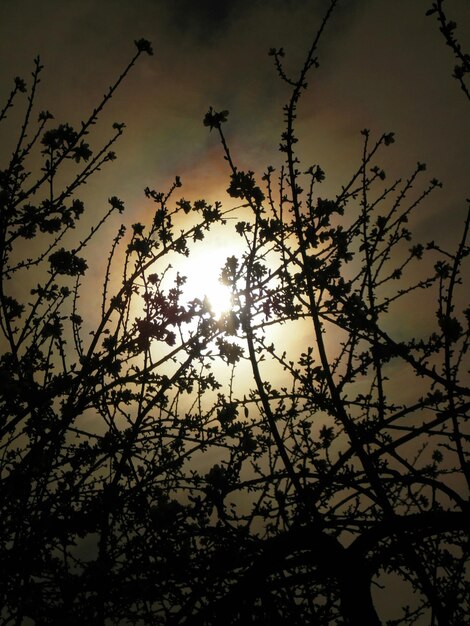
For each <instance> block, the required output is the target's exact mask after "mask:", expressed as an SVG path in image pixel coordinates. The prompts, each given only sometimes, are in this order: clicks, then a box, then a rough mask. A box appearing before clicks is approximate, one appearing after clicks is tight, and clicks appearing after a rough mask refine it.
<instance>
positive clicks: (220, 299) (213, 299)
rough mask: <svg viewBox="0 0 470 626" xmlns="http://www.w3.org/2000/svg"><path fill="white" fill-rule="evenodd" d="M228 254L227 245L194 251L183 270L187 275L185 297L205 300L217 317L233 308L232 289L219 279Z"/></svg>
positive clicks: (184, 289)
mask: <svg viewBox="0 0 470 626" xmlns="http://www.w3.org/2000/svg"><path fill="white" fill-rule="evenodd" d="M227 256H229V255H228V254H227V248H226V247H225V246H221V247H216V246H211V247H210V248H209V249H207V250H200V251H199V250H198V251H194V252H193V253H192V254H191V257H190V258H189V263H187V264H186V265H185V267H184V268H182V272H181V273H182V274H184V275H185V276H186V282H185V284H184V287H183V298H184V299H185V300H187V301H189V300H193V299H194V298H198V299H199V300H201V301H205V302H206V304H207V306H208V308H209V309H210V310H211V312H212V313H213V315H214V317H215V318H216V319H220V318H221V317H222V315H223V314H224V313H226V312H228V311H230V310H231V309H232V308H233V296H232V293H231V290H230V289H229V287H227V286H226V285H224V284H222V283H221V282H220V280H219V279H220V272H221V269H222V267H223V266H224V264H225V260H226V258H227Z"/></svg>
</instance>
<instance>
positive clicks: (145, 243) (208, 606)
mask: <svg viewBox="0 0 470 626" xmlns="http://www.w3.org/2000/svg"><path fill="white" fill-rule="evenodd" d="M335 5H336V1H335V0H333V1H332V2H331V4H330V8H329V10H328V12H327V14H326V16H325V18H324V20H323V22H322V24H321V26H320V28H319V31H318V33H317V35H316V36H315V38H314V40H313V43H312V46H311V48H310V50H309V51H308V54H307V56H306V59H305V63H304V65H303V67H302V68H301V70H300V72H299V74H298V76H289V75H288V73H287V72H286V70H285V69H284V65H283V56H284V52H283V50H282V49H272V50H271V51H270V55H271V56H272V57H273V60H274V63H275V66H276V68H277V72H278V74H279V76H280V78H281V80H282V81H284V82H285V83H286V84H287V85H288V87H289V89H290V98H289V99H288V102H287V104H286V106H285V108H284V129H283V132H282V138H281V144H280V151H281V154H282V158H283V160H282V162H281V164H280V166H279V168H278V169H275V168H274V167H272V166H270V167H268V168H267V170H266V172H265V174H264V175H263V176H262V179H261V180H259V181H258V180H257V178H256V176H255V173H254V172H251V171H242V170H241V169H239V168H238V166H237V161H236V158H235V156H233V155H232V153H231V151H230V148H229V143H230V142H229V139H228V137H229V133H226V132H225V130H224V128H225V126H224V124H226V123H227V122H228V113H227V111H222V112H217V111H214V110H213V109H210V110H209V111H208V113H207V114H206V116H205V118H204V124H205V125H206V126H207V127H209V129H211V130H214V131H216V133H217V134H218V136H219V138H220V142H221V146H222V150H223V156H224V157H225V159H226V161H227V164H228V168H229V176H230V180H229V187H228V193H229V195H230V196H231V197H232V198H234V199H237V200H239V201H240V203H241V205H242V207H241V210H242V215H241V218H240V219H238V221H237V223H236V226H235V230H236V233H237V236H239V237H241V238H242V239H243V241H244V244H245V252H244V254H243V255H241V256H240V257H234V256H231V257H228V258H227V261H226V264H225V266H224V267H223V268H221V280H222V281H223V282H224V283H225V284H226V285H227V286H229V287H230V289H231V291H232V297H233V306H232V309H231V310H230V311H228V312H226V313H224V314H222V315H221V316H220V317H219V318H217V317H216V315H215V314H214V313H213V311H212V310H211V308H210V306H209V304H208V302H207V301H205V300H200V299H194V300H192V301H189V302H188V301H186V300H185V299H184V297H183V286H184V282H185V278H184V276H182V275H180V274H179V273H178V272H176V271H174V272H173V270H172V268H171V265H172V264H175V260H176V259H177V258H178V257H180V256H188V255H189V256H190V255H191V251H192V250H193V247H194V246H196V245H199V241H202V240H204V237H205V234H206V232H207V231H208V230H209V229H210V228H211V227H212V226H214V225H216V224H220V225H224V227H225V228H228V227H229V226H228V225H227V224H226V220H227V217H228V213H231V214H232V209H228V210H223V209H222V206H221V205H220V204H218V203H216V204H214V205H210V204H208V203H206V202H205V201H203V200H198V201H196V202H189V201H188V200H185V199H184V198H182V199H178V200H176V199H174V196H175V195H176V193H177V190H178V189H179V188H180V187H181V182H180V180H179V178H178V177H177V178H176V179H175V182H174V183H173V185H172V187H171V188H170V190H169V192H167V193H162V192H157V191H155V190H152V189H146V190H145V193H146V196H147V198H148V199H149V200H151V201H153V202H154V204H155V214H154V218H153V221H152V223H151V224H149V225H144V224H140V223H137V224H133V225H132V227H131V229H130V233H129V234H127V232H126V229H125V228H124V226H121V227H120V228H119V230H118V233H117V234H116V236H115V238H114V240H113V242H112V243H111V247H110V248H111V249H110V253H109V258H108V263H107V269H106V273H105V277H104V281H103V288H102V293H101V297H98V298H97V299H96V301H95V300H94V299H91V298H90V296H89V295H88V293H87V291H84V289H85V288H86V279H87V277H86V272H87V266H88V263H89V260H87V257H86V249H87V246H88V245H89V243H90V241H91V240H92V238H93V237H94V236H95V235H96V233H97V232H98V230H99V228H100V227H101V226H102V225H103V224H104V223H105V221H106V220H107V219H108V218H109V217H110V216H111V215H112V214H115V213H121V212H122V211H123V209H124V205H123V203H122V201H121V200H120V199H119V198H117V197H115V196H113V197H110V199H109V208H107V209H105V210H104V211H103V215H102V216H100V217H98V221H97V222H96V224H94V225H92V226H91V227H90V230H89V232H88V233H87V232H86V231H85V230H84V227H82V226H80V229H78V228H75V227H76V226H77V224H78V223H79V222H80V220H81V219H82V220H83V216H84V213H85V207H84V204H83V203H82V201H81V200H80V199H78V197H77V192H78V191H79V189H80V187H81V186H82V185H83V184H84V183H85V182H86V181H87V180H88V179H89V178H90V177H91V176H92V175H95V173H96V172H97V171H98V170H99V169H101V168H102V167H103V166H104V165H105V164H107V163H108V162H109V161H112V160H113V159H114V158H115V155H114V152H113V151H112V150H111V147H113V144H114V143H115V141H116V140H117V139H118V138H119V137H120V135H121V134H122V132H123V129H124V125H123V124H120V123H116V124H114V125H113V133H112V135H111V138H110V139H109V141H107V142H106V143H105V145H102V146H101V147H99V148H98V149H93V148H92V147H91V146H90V144H89V143H88V135H89V133H90V132H91V130H92V127H93V125H94V123H95V121H96V120H97V119H98V117H99V116H100V114H101V112H102V110H103V108H104V107H105V106H106V104H107V102H108V101H109V99H110V98H111V97H112V95H113V93H114V91H115V89H116V88H117V87H118V86H119V85H120V84H121V82H122V81H123V80H124V79H125V77H126V75H127V73H128V72H129V71H130V70H131V68H132V67H133V65H134V64H135V63H136V62H137V61H138V59H139V57H140V56H142V54H143V53H147V54H152V48H151V45H150V43H149V42H147V41H145V40H139V41H136V42H135V43H136V48H137V52H136V53H135V55H134V57H133V59H132V60H131V62H130V64H129V65H128V66H127V67H126V68H125V70H124V71H123V73H122V74H121V75H120V76H119V78H118V79H117V81H116V83H115V84H114V85H113V86H112V87H111V88H110V89H109V91H108V92H107V93H106V95H105V96H104V98H103V100H102V101H101V102H100V103H99V104H98V106H97V107H96V108H95V109H94V110H93V111H92V113H91V115H90V116H89V118H88V119H87V120H85V121H84V122H82V124H81V126H80V127H79V128H78V129H74V128H72V127H71V126H70V125H68V124H61V125H59V126H57V127H52V126H51V124H52V121H51V120H52V116H51V114H50V113H48V112H43V113H40V114H39V118H38V121H37V122H36V123H35V122H33V119H32V112H33V106H34V103H35V96H36V90H37V86H38V83H39V79H40V73H41V71H42V66H41V64H40V61H39V59H37V60H36V62H35V69H34V72H33V79H32V83H31V85H30V86H29V87H27V86H26V84H25V82H24V81H23V80H22V79H20V78H17V79H15V84H14V88H13V90H12V92H11V95H10V97H9V99H8V101H7V104H6V106H5V108H4V109H3V112H2V114H1V116H0V119H1V120H2V121H4V120H5V119H6V117H7V114H8V112H9V109H10V108H11V107H12V106H13V105H14V104H15V103H16V100H17V98H18V97H19V96H20V95H21V94H22V93H24V94H26V98H27V106H26V113H25V116H24V121H23V124H22V127H21V129H20V131H19V138H18V141H17V143H16V145H15V147H14V150H13V154H12V157H11V159H10V161H9V163H7V165H6V167H5V168H4V169H3V170H2V171H1V172H0V184H1V191H0V194H1V195H0V203H1V207H0V208H1V251H2V258H1V264H2V265H1V276H2V281H1V291H0V309H1V315H0V323H1V329H2V335H3V337H2V353H1V360H0V368H1V376H0V407H1V413H0V429H1V438H0V445H1V454H0V459H1V474H0V477H1V483H0V489H1V491H0V506H1V516H0V524H1V532H0V562H1V564H2V566H1V569H0V590H1V595H2V611H1V619H2V623H3V624H6V625H10V624H11V625H20V624H29V623H35V624H38V625H42V624H44V625H46V624H47V625H49V624H100V625H104V624H188V625H189V624H200V625H203V624H245V623H256V624H279V623H286V624H287V623H288V624H299V625H300V624H321V625H323V624H352V625H364V624H368V625H371V626H372V625H374V624H381V623H384V618H383V617H382V615H381V601H380V593H381V592H380V589H382V590H385V591H382V593H388V594H393V593H394V591H393V590H394V587H395V586H396V585H398V584H400V588H402V589H405V591H404V592H403V593H402V595H399V594H396V602H397V604H399V607H398V606H397V611H398V609H399V608H400V609H401V612H400V614H399V615H398V612H397V615H398V616H397V617H396V619H394V620H391V621H388V623H389V624H418V623H423V621H421V622H420V621H419V620H425V622H426V623H429V624H434V625H436V624H439V625H441V626H443V625H448V624H449V625H450V624H454V625H457V624H464V623H467V620H468V608H469V607H468V598H469V597H470V593H469V592H470V589H469V580H468V575H466V567H468V557H469V546H470V544H469V536H468V528H469V527H470V512H469V503H468V485H469V482H470V466H469V460H468V458H469V457H468V441H469V435H470V433H469V431H468V408H469V395H470V392H469V389H468V386H467V383H468V380H466V376H467V373H468V355H467V352H468V344H469V338H470V331H469V324H470V313H469V309H468V308H467V309H465V308H464V306H465V305H463V306H462V297H461V295H462V294H461V291H462V289H461V285H462V277H463V263H464V261H465V257H466V256H467V255H468V246H467V244H466V237H467V232H468V227H469V220H470V218H469V217H467V220H466V221H465V224H464V228H463V232H462V235H461V238H460V241H459V242H458V244H457V248H456V250H455V251H452V250H445V249H443V248H442V247H440V246H439V244H438V243H435V242H429V243H427V244H420V243H416V242H413V241H412V234H411V232H410V230H409V228H408V227H407V223H408V220H409V217H410V214H412V212H414V211H416V210H418V208H419V207H420V206H421V205H422V204H423V203H425V202H426V200H427V197H428V195H429V194H431V193H432V192H433V191H434V190H435V189H436V188H437V187H440V183H439V182H438V181H437V180H436V179H432V180H431V181H430V182H429V183H426V182H424V183H423V182H422V180H423V177H424V175H425V174H424V172H425V169H426V168H425V166H424V164H422V163H418V164H417V166H416V168H415V171H414V172H412V173H411V174H410V175H409V177H408V178H406V179H405V180H395V181H392V182H386V176H385V172H384V171H383V169H382V168H381V166H380V164H379V161H378V159H379V158H380V155H381V153H382V150H385V149H386V148H387V146H389V145H390V144H392V143H393V142H394V135H393V133H391V132H386V133H384V134H382V135H381V136H379V137H377V138H374V137H373V136H372V133H371V132H370V131H369V130H367V129H365V130H363V131H362V141H363V152H362V159H361V162H360V164H359V166H358V168H357V170H356V171H355V172H354V173H353V174H352V175H351V177H350V179H349V181H347V182H346V183H345V184H344V185H343V186H342V187H341V189H340V190H339V192H338V193H337V195H335V196H334V197H330V198H326V197H322V195H321V191H320V189H321V183H322V181H323V180H324V178H325V173H324V172H323V171H322V169H321V167H320V166H319V165H317V164H315V165H307V166H305V165H301V164H300V162H299V159H298V157H297V155H296V151H295V148H296V143H297V137H296V130H295V129H296V115H297V107H298V103H299V100H300V98H301V95H302V93H303V91H304V90H305V89H306V87H307V79H308V75H309V72H310V71H312V70H313V69H314V68H315V67H316V66H317V65H318V61H317V57H316V54H317V46H318V42H319V39H320V37H321V36H322V34H323V31H324V29H325V27H326V26H327V23H328V20H329V19H330V16H331V13H332V11H333V9H334V7H335ZM441 5H442V3H437V5H436V7H437V8H436V10H438V11H441V8H442V7H441ZM440 15H441V13H439V16H440ZM445 23H446V22H445ZM451 30H452V29H451ZM452 41H454V40H452ZM455 49H458V50H460V48H455ZM467 95H468V94H467ZM38 152H39V156H40V159H41V161H40V163H41V164H40V166H39V168H38V166H37V163H38ZM183 216H184V220H182V217H183ZM191 220H192V221H191ZM182 223H184V224H185V225H186V226H185V227H184V228H183V229H181V224H182ZM74 229H75V231H74ZM74 235H78V236H74ZM119 263H122V266H121V269H119V270H116V269H114V268H115V266H116V265H118V264H119ZM116 275H117V276H119V280H115V278H114V277H115V276H116ZM423 294H424V295H423ZM427 294H429V296H430V297H429V298H428V299H427V300H426V302H434V309H433V310H431V308H430V319H429V328H431V330H428V329H427V328H426V329H424V330H423V333H422V335H420V336H410V337H407V336H404V334H403V332H401V333H400V334H398V333H397V332H396V330H395V328H396V323H394V320H395V319H396V318H398V319H400V316H401V317H403V316H406V315H407V314H409V313H407V311H409V310H410V308H411V307H413V306H414V304H413V303H415V302H416V299H417V298H419V297H424V296H426V297H427ZM85 298H86V300H87V301H86V303H85V304H84V303H83V301H84V300H85ZM90 304H92V306H93V307H95V308H96V307H100V320H99V322H98V323H97V325H95V326H94V327H93V326H92V323H91V321H90V320H87V318H86V317H85V313H86V312H87V311H88V310H89V308H90ZM407 307H408V308H407ZM299 333H304V334H305V336H308V337H309V339H308V343H306V344H305V345H304V346H303V348H302V350H301V352H300V353H298V354H296V353H294V352H295V348H294V343H293V342H292V337H293V336H295V335H296V334H297V335H298V334H299ZM244 367H249V370H250V372H251V374H250V377H249V380H248V381H245V382H246V385H247V387H246V389H241V388H239V387H237V378H236V373H237V371H238V370H239V369H240V368H244ZM227 371H228V373H229V376H228V381H229V382H228V383H227V382H226V381H227ZM398 374H400V380H404V379H406V381H407V387H406V389H401V388H399V386H398V384H397V381H396V377H397V375H398ZM244 378H245V379H246V374H244ZM274 380H281V381H282V383H279V384H278V383H274Z"/></svg>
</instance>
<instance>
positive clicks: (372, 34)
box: [0, 0, 470, 229]
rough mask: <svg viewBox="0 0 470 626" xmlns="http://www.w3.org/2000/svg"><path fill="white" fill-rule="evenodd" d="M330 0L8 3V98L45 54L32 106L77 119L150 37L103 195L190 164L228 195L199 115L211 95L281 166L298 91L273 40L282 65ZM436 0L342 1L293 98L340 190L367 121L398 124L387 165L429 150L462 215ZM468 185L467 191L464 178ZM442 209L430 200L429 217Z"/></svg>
mask: <svg viewBox="0 0 470 626" xmlns="http://www.w3.org/2000/svg"><path fill="white" fill-rule="evenodd" d="M326 4H327V2H325V0H251V1H250V0H228V1H227V2H220V1H218V0H197V1H195V0H171V1H170V0H166V1H165V0H138V1H132V2H131V1H130V0H100V1H99V2H97V1H96V0H80V1H75V0H61V1H59V0H44V1H43V2H41V3H38V2H35V1H34V0H17V1H16V2H6V1H5V0H2V1H0V94H2V95H5V94H6V92H7V90H8V89H9V87H10V84H11V80H12V78H13V77H14V76H16V75H20V76H24V77H28V76H29V73H30V71H31V69H32V59H33V58H34V56H35V55H36V54H40V55H41V59H42V62H43V64H44V66H45V70H44V77H43V82H42V84H41V86H40V87H41V90H40V94H39V106H38V108H48V109H49V110H50V111H51V112H52V113H53V114H54V116H55V118H56V120H57V121H58V122H62V121H69V122H71V123H74V122H75V123H77V122H78V121H79V120H81V119H84V118H85V117H86V115H87V113H88V112H89V111H90V109H91V107H92V106H94V105H95V104H96V103H97V101H98V100H99V98H100V97H101V95H102V94H103V93H104V90H105V89H106V87H107V85H109V84H110V83H111V82H112V80H113V79H114V77H115V76H116V75H117V72H118V71H119V70H120V69H121V68H122V67H123V66H124V64H125V63H126V61H127V60H128V59H129V58H130V56H131V55H132V54H133V41H134V39H136V38H140V37H145V38H147V39H149V40H150V41H151V42H152V43H153V47H154V50H155V55H154V56H153V57H146V58H144V59H142V60H141V62H140V63H139V64H138V67H136V68H135V69H134V71H133V72H132V74H131V76H130V77H129V78H128V80H127V81H126V82H125V84H124V85H123V86H122V87H121V89H120V91H119V93H118V94H117V96H116V97H115V98H114V99H113V101H112V103H111V106H110V107H109V108H108V110H107V111H106V112H105V115H104V116H103V119H102V120H101V125H100V126H99V128H97V133H99V132H101V130H102V129H103V132H104V129H105V128H109V125H110V123H111V122H112V121H124V122H125V123H126V124H127V127H128V128H127V131H126V134H125V136H124V139H123V140H122V141H121V143H120V145H119V146H118V148H117V153H118V161H117V162H116V163H115V164H114V165H113V166H112V167H111V168H109V169H108V170H107V171H106V172H103V173H102V175H101V176H100V177H99V178H97V179H96V181H95V183H94V187H93V190H92V191H93V194H94V198H95V199H96V198H97V197H99V194H100V193H101V194H102V196H103V197H105V198H107V197H108V196H109V194H110V193H111V192H112V193H113V194H115V195H118V196H119V197H122V198H123V199H124V200H125V201H126V204H127V203H129V211H131V210H132V211H133V212H136V213H138V212H139V211H141V210H142V198H143V189H144V187H146V186H151V187H152V186H155V187H158V188H161V189H165V188H167V187H168V186H169V184H170V183H171V181H172V179H173V178H174V176H175V175H180V176H181V177H182V180H183V184H184V188H183V189H184V192H185V193H187V194H188V195H190V194H192V193H194V194H195V195H196V196H197V195H198V194H204V195H205V196H208V195H209V196H212V197H216V196H218V197H219V199H221V200H222V201H225V200H226V199H227V198H226V196H224V194H225V189H226V187H227V173H228V171H227V167H226V164H225V163H224V161H223V159H222V158H221V156H222V153H221V150H220V147H219V146H218V144H217V141H216V137H215V136H214V135H215V134H214V133H212V134H210V133H209V132H208V130H207V128H205V127H204V126H203V125H202V123H201V122H202V118H203V116H204V113H205V112H206V111H207V109H208V108H209V106H214V107H215V108H216V109H228V110H229V111H230V118H229V119H230V124H229V125H228V126H227V133H228V139H229V141H230V144H231V146H232V149H233V151H234V156H235V158H236V159H237V162H238V163H239V164H240V167H245V168H250V169H253V170H254V171H255V172H259V173H262V171H263V170H264V168H265V167H266V165H267V164H269V163H273V164H276V162H279V160H280V154H279V152H278V150H277V147H278V143H279V135H280V131H281V129H282V128H281V127H282V105H283V104H284V102H285V101H286V99H287V97H288V95H289V94H288V91H287V89H286V86H285V85H283V84H281V82H280V81H279V79H278V77H277V75H276V73H275V70H274V67H273V63H272V59H271V58H269V57H268V56H267V51H268V49H269V48H271V47H281V46H282V47H284V49H285V51H286V64H287V67H288V68H291V69H294V70H295V69H296V68H297V67H298V65H299V63H300V62H301V60H302V59H303V55H304V54H305V51H306V49H307V48H308V46H309V44H310V41H311V38H312V36H313V35H314V33H315V30H316V27H317V26H318V24H319V21H320V16H321V14H322V12H323V10H324V7H325V5H326ZM429 5H430V0H417V1H416V2H409V1H408V0H394V1H393V2H390V1H389V0H370V1H368V2H353V1H352V0H343V1H340V2H339V7H338V9H337V10H336V12H335V14H334V16H333V18H332V21H331V22H330V24H329V25H328V28H327V31H326V33H325V37H324V39H323V40H322V42H321V46H320V49H319V60H320V69H319V70H318V71H317V72H316V73H315V75H314V76H312V79H311V82H310V87H309V90H308V92H307V93H306V94H305V97H304V99H303V101H302V103H301V107H300V110H299V127H298V128H299V133H298V134H299V136H300V137H301V143H300V151H301V152H300V153H301V155H302V156H305V163H306V164H310V162H315V163H320V164H321V165H322V167H323V169H325V170H326V172H327V175H328V180H329V181H331V185H332V189H334V188H335V185H337V183H338V182H340V181H342V180H343V179H344V178H345V177H346V176H347V175H348V174H349V173H350V172H351V168H352V167H353V166H354V165H357V163H358V158H359V155H360V150H361V142H360V135H359V131H360V130H361V129H362V128H363V127H368V128H370V129H371V130H372V132H374V133H376V134H380V133H381V132H383V131H388V130H393V131H395V132H396V135H397V144H396V146H395V147H394V152H393V155H392V156H393V158H392V159H391V162H392V166H393V168H395V169H397V171H398V170H400V172H399V173H400V174H402V175H406V174H407V173H408V172H409V171H410V170H411V169H412V167H413V166H414V164H415V163H416V161H417V160H420V161H425V162H427V164H428V166H429V171H430V174H432V176H436V177H437V178H439V179H441V180H442V181H443V182H444V183H445V184H446V192H445V196H446V197H445V199H444V200H442V199H441V203H442V202H443V201H444V202H451V203H452V214H454V213H455V215H457V214H459V208H458V207H457V206H456V198H454V192H455V190H456V187H459V188H461V186H462V180H463V179H464V175H465V166H466V164H468V157H469V150H470V147H469V146H470V142H469V141H468V138H469V130H470V128H469V126H470V121H469V116H468V106H466V102H465V100H464V98H463V96H462V95H461V93H460V92H459V88H458V84H457V83H456V81H454V80H453V79H452V78H451V76H450V75H451V71H452V68H453V65H454V63H453V59H452V55H451V53H450V51H449V49H447V48H446V46H445V45H444V43H443V41H442V40H441V36H440V34H439V33H438V30H437V25H436V23H435V21H434V20H433V18H429V17H425V15H424V13H425V11H426V9H427V8H429ZM448 9H449V13H450V15H451V16H452V17H453V18H454V19H455V21H457V23H458V25H459V27H460V28H459V30H458V34H459V35H461V37H462V42H463V43H465V38H466V40H467V42H468V41H469V39H470V3H469V2H468V0H449V1H448ZM467 185H468V183H467ZM459 191H460V189H459ZM462 191H463V194H462V195H463V196H464V197H465V196H466V195H467V196H468V195H469V190H468V188H467V189H463V190H462ZM90 193H91V192H90ZM96 194H98V196H97V195H96ZM130 207H132V208H130ZM436 210H437V209H436ZM460 218H461V213H460V215H459V217H458V218H456V219H455V220H452V226H453V227H454V226H456V223H457V222H458V221H459V219H460ZM433 219H434V211H431V215H429V214H428V216H427V217H425V216H423V217H422V220H424V221H425V222H426V221H427V220H431V222H432V220H433ZM427 227H428V228H429V229H432V223H431V224H427Z"/></svg>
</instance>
